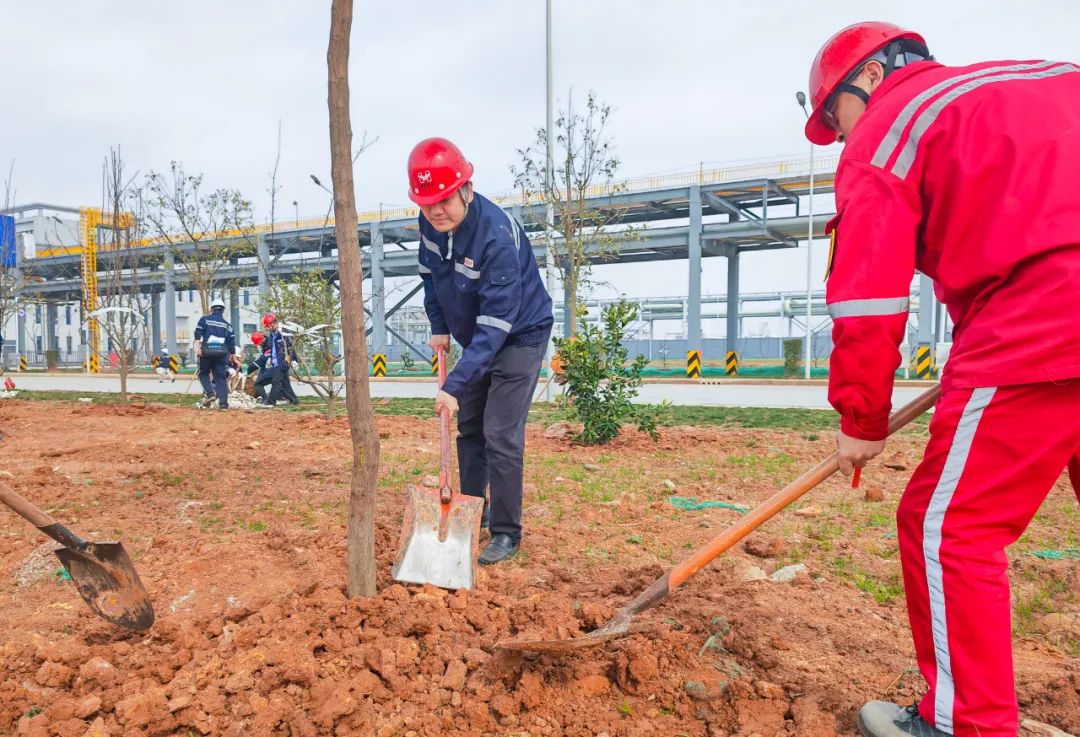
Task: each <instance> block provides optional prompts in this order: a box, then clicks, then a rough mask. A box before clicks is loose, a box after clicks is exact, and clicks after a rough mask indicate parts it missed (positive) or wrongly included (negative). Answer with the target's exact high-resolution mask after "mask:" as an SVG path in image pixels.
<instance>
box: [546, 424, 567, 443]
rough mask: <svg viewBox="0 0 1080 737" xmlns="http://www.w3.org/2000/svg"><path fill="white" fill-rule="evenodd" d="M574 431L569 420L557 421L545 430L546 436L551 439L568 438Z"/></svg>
mask: <svg viewBox="0 0 1080 737" xmlns="http://www.w3.org/2000/svg"><path fill="white" fill-rule="evenodd" d="M573 433H574V428H573V426H571V425H570V423H569V422H555V423H553V424H551V425H548V426H547V429H545V430H544V437H545V438H548V439H549V440H566V439H567V438H568V437H570V436H571V435H573Z"/></svg>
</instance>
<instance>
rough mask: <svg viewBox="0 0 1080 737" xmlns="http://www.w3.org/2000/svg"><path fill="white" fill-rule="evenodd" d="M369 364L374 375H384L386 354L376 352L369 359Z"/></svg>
mask: <svg viewBox="0 0 1080 737" xmlns="http://www.w3.org/2000/svg"><path fill="white" fill-rule="evenodd" d="M371 366H372V369H373V373H374V374H375V375H376V376H386V354H384V353H376V354H375V355H374V356H373V357H372V359H371Z"/></svg>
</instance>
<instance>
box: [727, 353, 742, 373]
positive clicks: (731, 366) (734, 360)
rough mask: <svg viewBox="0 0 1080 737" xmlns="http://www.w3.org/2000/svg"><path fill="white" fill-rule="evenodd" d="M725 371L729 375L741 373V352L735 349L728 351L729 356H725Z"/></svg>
mask: <svg viewBox="0 0 1080 737" xmlns="http://www.w3.org/2000/svg"><path fill="white" fill-rule="evenodd" d="M724 372H725V373H726V374H727V375H728V376H735V375H736V374H738V373H739V354H738V353H736V352H735V351H728V352H727V356H725V357H724Z"/></svg>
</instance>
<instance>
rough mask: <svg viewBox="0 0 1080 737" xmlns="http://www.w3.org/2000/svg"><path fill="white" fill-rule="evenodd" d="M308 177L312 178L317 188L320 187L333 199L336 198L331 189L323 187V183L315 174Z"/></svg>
mask: <svg viewBox="0 0 1080 737" xmlns="http://www.w3.org/2000/svg"><path fill="white" fill-rule="evenodd" d="M308 176H309V177H311V181H313V182H315V186H317V187H320V188H321V189H323V190H324V191H325V192H326V193H327V194H329V195H330V196H331V197H333V196H334V193H333V192H331V191H330V190H329V189H326V187H324V186H323V183H322V182H320V181H319V178H318V177H317V176H315V175H314V174H308Z"/></svg>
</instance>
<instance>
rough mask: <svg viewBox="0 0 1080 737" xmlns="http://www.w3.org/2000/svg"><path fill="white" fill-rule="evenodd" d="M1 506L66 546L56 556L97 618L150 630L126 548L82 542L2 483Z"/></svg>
mask: <svg viewBox="0 0 1080 737" xmlns="http://www.w3.org/2000/svg"><path fill="white" fill-rule="evenodd" d="M0 502H3V503H4V504H5V505H7V506H9V507H11V509H13V510H14V511H15V512H16V513H18V514H19V516H21V517H23V518H24V519H25V520H26V521H28V522H29V523H30V524H32V525H34V526H35V527H37V528H38V529H39V530H41V531H42V532H44V533H45V534H46V535H48V536H49V537H51V538H52V539H53V540H55V541H56V542H58V543H60V544H61V545H63V547H62V548H57V549H56V550H54V551H53V552H54V553H56V557H57V558H59V559H60V563H61V564H63V566H64V570H66V571H67V572H68V575H69V576H71V580H72V582H74V584H75V588H76V589H78V591H79V595H80V596H82V598H83V601H85V602H86V605H87V606H89V607H90V608H91V609H92V610H93V611H94V613H95V614H97V615H98V616H99V617H101V618H102V619H106V620H108V621H110V622H112V623H113V624H117V625H120V626H121V627H127V628H128V629H132V630H147V629H150V625H152V624H153V623H154V609H153V607H151V606H150V597H148V596H147V595H146V589H145V588H143V585H142V581H140V580H139V574H138V573H137V572H136V571H135V565H134V564H133V563H132V562H131V558H129V557H128V554H127V552H126V551H125V550H124V546H123V545H121V544H120V543H118V542H117V543H95V542H89V541H87V540H83V539H82V538H81V537H79V536H78V535H76V534H75V533H74V532H72V531H71V530H69V529H68V528H66V527H64V526H63V525H62V524H60V523H59V522H57V521H56V520H54V519H53V518H52V517H50V516H49V515H47V514H45V512H43V511H41V510H40V509H39V508H37V507H35V506H34V505H33V504H31V503H30V502H28V501H26V500H25V499H23V498H22V497H21V496H19V495H18V494H16V493H15V492H14V491H12V490H11V489H9V488H8V487H7V486H6V485H5V484H2V483H0Z"/></svg>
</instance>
